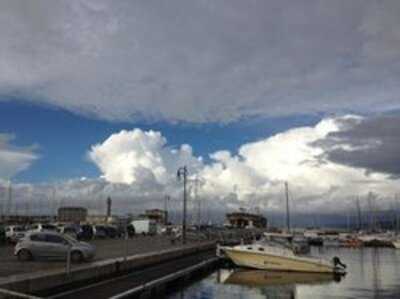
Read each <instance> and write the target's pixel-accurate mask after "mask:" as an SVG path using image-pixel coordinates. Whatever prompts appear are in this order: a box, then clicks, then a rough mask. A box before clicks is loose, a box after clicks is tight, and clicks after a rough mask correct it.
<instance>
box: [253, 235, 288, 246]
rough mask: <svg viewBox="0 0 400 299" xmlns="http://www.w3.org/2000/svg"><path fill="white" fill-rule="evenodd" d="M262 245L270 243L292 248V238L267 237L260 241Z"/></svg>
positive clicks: (270, 244)
mask: <svg viewBox="0 0 400 299" xmlns="http://www.w3.org/2000/svg"><path fill="white" fill-rule="evenodd" d="M258 243H259V244H260V245H269V246H274V247H279V248H285V249H292V244H291V242H290V239H288V238H282V237H276V236H274V237H271V236H270V237H265V238H263V239H261V240H260V241H259V242H258Z"/></svg>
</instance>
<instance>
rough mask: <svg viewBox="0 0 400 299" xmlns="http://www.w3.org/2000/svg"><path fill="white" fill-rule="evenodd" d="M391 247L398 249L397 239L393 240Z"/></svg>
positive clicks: (399, 242)
mask: <svg viewBox="0 0 400 299" xmlns="http://www.w3.org/2000/svg"><path fill="white" fill-rule="evenodd" d="M392 245H393V247H394V248H396V249H400V240H399V239H396V240H393V241H392Z"/></svg>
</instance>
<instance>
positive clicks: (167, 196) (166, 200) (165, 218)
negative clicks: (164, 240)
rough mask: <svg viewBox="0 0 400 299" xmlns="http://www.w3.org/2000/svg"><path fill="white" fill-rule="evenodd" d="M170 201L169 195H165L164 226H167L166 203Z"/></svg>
mask: <svg viewBox="0 0 400 299" xmlns="http://www.w3.org/2000/svg"><path fill="white" fill-rule="evenodd" d="M169 200H170V196H169V195H165V201H164V213H165V214H164V215H165V217H164V222H165V223H164V224H165V225H168V202H169Z"/></svg>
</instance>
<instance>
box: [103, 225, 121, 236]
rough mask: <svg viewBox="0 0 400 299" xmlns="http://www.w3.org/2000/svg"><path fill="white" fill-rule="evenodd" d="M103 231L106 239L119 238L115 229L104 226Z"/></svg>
mask: <svg viewBox="0 0 400 299" xmlns="http://www.w3.org/2000/svg"><path fill="white" fill-rule="evenodd" d="M104 229H105V231H106V235H107V237H108V238H111V239H115V238H118V237H120V236H119V233H118V230H117V228H116V227H114V226H111V225H106V226H104Z"/></svg>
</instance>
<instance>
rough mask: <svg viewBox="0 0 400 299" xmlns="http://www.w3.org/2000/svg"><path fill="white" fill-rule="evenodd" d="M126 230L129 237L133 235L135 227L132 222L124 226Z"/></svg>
mask: <svg viewBox="0 0 400 299" xmlns="http://www.w3.org/2000/svg"><path fill="white" fill-rule="evenodd" d="M126 231H127V232H128V236H129V237H130V238H131V237H134V236H135V227H134V226H133V225H132V224H129V225H128V226H127V227H126Z"/></svg>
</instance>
